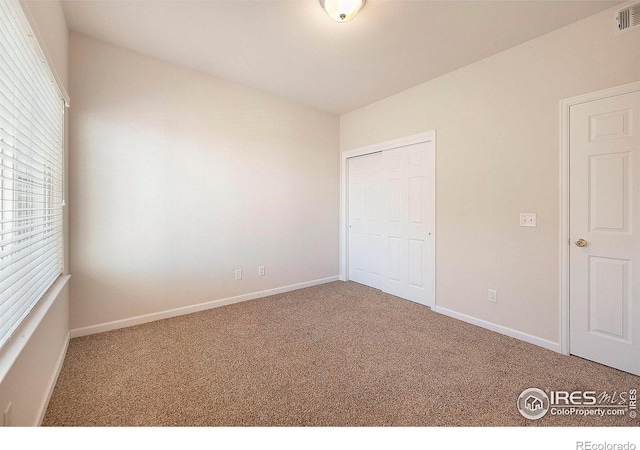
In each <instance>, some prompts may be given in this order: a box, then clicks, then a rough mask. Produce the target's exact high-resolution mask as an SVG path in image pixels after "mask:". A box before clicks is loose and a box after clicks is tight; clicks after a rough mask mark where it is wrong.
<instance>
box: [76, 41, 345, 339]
mask: <svg viewBox="0 0 640 450" xmlns="http://www.w3.org/2000/svg"><path fill="white" fill-rule="evenodd" d="M70 83H71V96H72V99H73V107H72V108H71V111H70V113H71V133H70V139H71V155H72V157H71V164H70V177H71V192H70V208H71V209H70V211H71V217H70V226H71V273H72V274H73V276H72V279H71V328H72V329H76V328H84V327H92V326H95V325H98V324H104V323H106V322H111V321H117V320H122V319H128V318H131V317H135V316H139V315H145V314H153V313H158V312H162V311H166V310H170V309H173V308H182V307H189V306H190V305H196V304H199V303H204V302H210V301H213V300H217V299H224V298H228V297H233V296H237V295H242V294H248V293H253V292H258V291H263V290H267V289H272V288H278V287H283V286H288V285H292V284H297V283H303V282H308V281H312V280H318V279H323V278H326V277H332V276H337V274H338V252H337V247H338V207H337V205H338V196H339V190H338V186H339V183H338V173H339V154H340V153H339V119H338V117H337V116H334V115H330V114H327V113H323V112H319V111H317V110H314V109H311V108H308V107H305V106H301V105H297V104H294V103H291V102H288V101H285V100H282V99H279V98H277V97H274V96H272V95H268V94H264V93H260V92H258V91H255V90H252V89H248V88H245V87H240V86H238V85H234V84H231V83H228V82H225V81H221V80H219V79H216V78H213V77H211V76H207V75H204V74H202V73H198V72H195V71H191V70H187V69H184V68H180V67H178V66H175V65H172V64H168V63H165V62H162V61H159V60H156V59H152V58H149V57H145V56H142V55H140V54H137V53H133V52H131V51H128V50H124V49H121V48H117V47H114V46H111V45H108V44H106V43H103V42H100V41H97V40H94V39H91V38H87V37H84V36H81V35H77V34H73V33H72V34H71V38H70ZM259 265H264V266H265V267H266V276H264V277H258V266H259ZM235 269H242V270H243V279H242V280H241V281H234V270H235Z"/></svg>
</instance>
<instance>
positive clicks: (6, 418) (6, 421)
mask: <svg viewBox="0 0 640 450" xmlns="http://www.w3.org/2000/svg"><path fill="white" fill-rule="evenodd" d="M11 412H12V410H11V402H9V404H8V405H7V407H6V408H5V409H4V413H3V414H2V424H3V425H4V426H5V427H10V426H11Z"/></svg>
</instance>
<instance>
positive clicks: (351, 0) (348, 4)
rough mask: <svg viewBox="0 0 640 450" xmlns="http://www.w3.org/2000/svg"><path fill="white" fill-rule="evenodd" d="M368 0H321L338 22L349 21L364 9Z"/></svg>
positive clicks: (325, 8) (326, 9)
mask: <svg viewBox="0 0 640 450" xmlns="http://www.w3.org/2000/svg"><path fill="white" fill-rule="evenodd" d="M365 2H366V0H320V4H321V5H322V7H323V8H324V10H325V11H326V12H327V14H329V17H331V18H332V19H333V20H335V21H336V22H349V21H350V20H351V19H353V18H354V17H355V16H356V14H358V11H360V10H361V9H362V7H363V6H364V3H365Z"/></svg>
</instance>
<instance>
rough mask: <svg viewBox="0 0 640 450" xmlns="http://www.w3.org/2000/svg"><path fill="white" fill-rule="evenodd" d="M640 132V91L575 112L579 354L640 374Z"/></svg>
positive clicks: (573, 317) (575, 340) (574, 323)
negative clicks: (581, 240) (639, 177)
mask: <svg viewBox="0 0 640 450" xmlns="http://www.w3.org/2000/svg"><path fill="white" fill-rule="evenodd" d="M639 133H640V92H633V93H630V94H625V95H619V96H616V97H611V98H607V99H603V100H597V101H592V102H588V103H582V104H579V105H575V106H572V107H571V109H570V149H569V151H570V200H569V201H570V236H571V243H570V245H571V250H570V306H569V308H570V348H571V353H572V354H574V355H577V356H581V357H583V358H586V359H589V360H592V361H596V362H600V363H602V364H606V365H608V366H612V367H616V368H618V369H621V370H625V371H627V372H631V373H634V374H636V375H640V276H639V274H637V273H634V272H637V271H638V267H640V265H639V264H640V233H639V230H638V226H639V225H640V207H639V206H638V205H639V203H638V201H639V199H640V182H639V180H638V176H639V175H640V137H639V136H638V134H639ZM578 239H583V240H584V242H578V243H579V244H586V246H584V247H579V246H578V245H577V244H576V241H578Z"/></svg>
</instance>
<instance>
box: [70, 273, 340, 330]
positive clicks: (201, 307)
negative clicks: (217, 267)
mask: <svg viewBox="0 0 640 450" xmlns="http://www.w3.org/2000/svg"><path fill="white" fill-rule="evenodd" d="M332 281H338V276H337V275H336V276H333V277H327V278H320V279H318V280H312V281H306V282H304V283H298V284H291V285H289V286H282V287H279V288H273V289H267V290H265V291H259V292H252V293H249V294H243V295H237V296H235V297H228V298H222V299H219V300H213V301H210V302H205V303H199V304H197V305H190V306H184V307H181V308H174V309H168V310H165V311H159V312H155V313H150V314H144V315H141V316H135V317H130V318H127V319H120V320H114V321H113V322H106V323H101V324H98V325H90V326H88V327H82V328H75V329H73V330H71V332H70V333H71V338H75V337H80V336H87V335H90V334H96V333H102V332H105V331H111V330H117V329H119V328H126V327H132V326H134V325H140V324H143V323H148V322H154V321H156V320H161V319H168V318H170V317H177V316H183V315H185V314H191V313H194V312H199V311H205V310H207V309H213V308H218V307H220V306H226V305H231V304H233V303H240V302H245V301H247V300H254V299H257V298H262V297H268V296H270V295H276V294H282V293H283V292H289V291H295V290H297V289H303V288H307V287H312V286H318V285H320V284H325V283H331V282H332Z"/></svg>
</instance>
